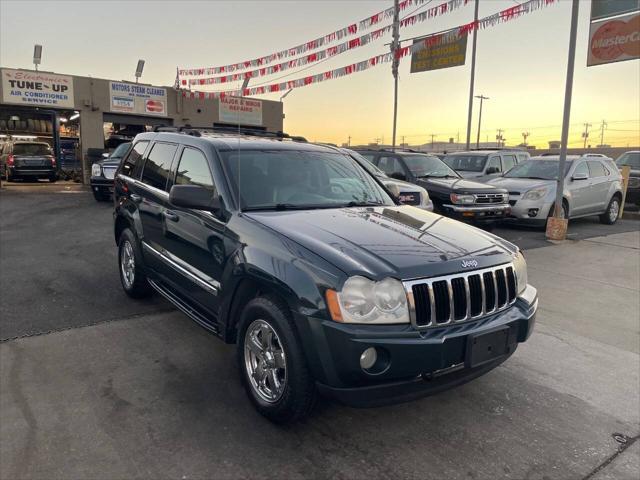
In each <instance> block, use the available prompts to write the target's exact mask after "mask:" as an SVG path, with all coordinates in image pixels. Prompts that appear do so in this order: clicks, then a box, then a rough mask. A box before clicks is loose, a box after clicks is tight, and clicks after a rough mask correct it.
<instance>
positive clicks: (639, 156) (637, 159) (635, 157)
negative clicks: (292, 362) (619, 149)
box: [616, 152, 640, 170]
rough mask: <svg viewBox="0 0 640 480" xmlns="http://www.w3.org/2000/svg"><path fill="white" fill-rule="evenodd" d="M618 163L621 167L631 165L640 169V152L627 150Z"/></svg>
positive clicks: (635, 168)
mask: <svg viewBox="0 0 640 480" xmlns="http://www.w3.org/2000/svg"><path fill="white" fill-rule="evenodd" d="M616 163H617V164H618V166H619V167H624V166H625V165H629V166H630V167H631V168H632V169H634V170H637V169H640V152H627V153H625V154H623V155H622V156H621V157H620V158H618V160H616Z"/></svg>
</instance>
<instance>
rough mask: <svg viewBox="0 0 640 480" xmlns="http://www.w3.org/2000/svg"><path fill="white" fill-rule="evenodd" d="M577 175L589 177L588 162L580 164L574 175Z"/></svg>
mask: <svg viewBox="0 0 640 480" xmlns="http://www.w3.org/2000/svg"><path fill="white" fill-rule="evenodd" d="M576 173H586V174H587V176H589V167H587V162H582V163H580V165H578V166H577V167H576V169H575V170H574V172H573V174H574V175H575V174H576Z"/></svg>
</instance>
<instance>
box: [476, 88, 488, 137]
mask: <svg viewBox="0 0 640 480" xmlns="http://www.w3.org/2000/svg"><path fill="white" fill-rule="evenodd" d="M476 98H479V99H480V114H479V115H478V138H477V140H476V148H480V126H481V125H482V102H483V101H484V100H489V97H485V96H484V95H476Z"/></svg>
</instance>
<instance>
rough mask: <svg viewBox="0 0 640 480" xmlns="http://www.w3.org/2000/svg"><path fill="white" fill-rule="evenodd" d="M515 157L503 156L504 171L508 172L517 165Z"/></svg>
mask: <svg viewBox="0 0 640 480" xmlns="http://www.w3.org/2000/svg"><path fill="white" fill-rule="evenodd" d="M516 163H517V162H516V156H515V155H502V171H503V172H508V171H509V170H511V169H512V168H513V166H514V165H515V164H516Z"/></svg>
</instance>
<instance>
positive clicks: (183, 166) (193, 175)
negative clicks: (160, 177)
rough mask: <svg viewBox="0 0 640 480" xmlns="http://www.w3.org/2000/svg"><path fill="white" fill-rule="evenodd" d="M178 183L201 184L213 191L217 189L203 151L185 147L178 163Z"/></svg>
mask: <svg viewBox="0 0 640 480" xmlns="http://www.w3.org/2000/svg"><path fill="white" fill-rule="evenodd" d="M176 185H199V186H201V187H205V188H208V189H209V190H211V191H212V192H213V191H214V190H215V187H214V186H213V179H212V178H211V172H210V171H209V162H207V158H206V157H205V156H204V154H203V153H202V152H201V151H199V150H195V149H193V148H185V149H184V151H183V152H182V156H181V157H180V163H179V164H178V171H177V173H176Z"/></svg>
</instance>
